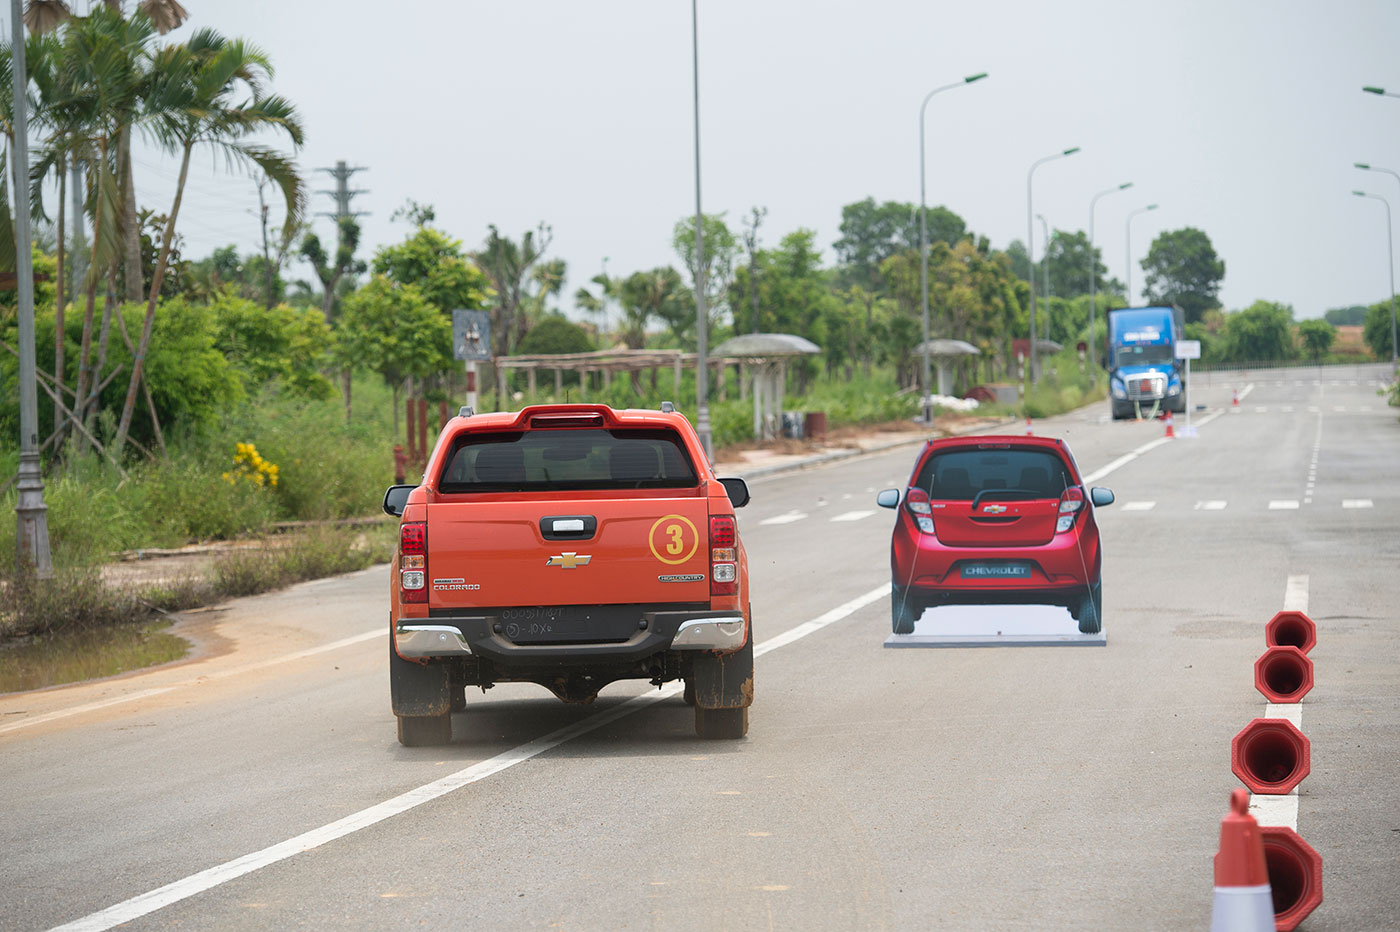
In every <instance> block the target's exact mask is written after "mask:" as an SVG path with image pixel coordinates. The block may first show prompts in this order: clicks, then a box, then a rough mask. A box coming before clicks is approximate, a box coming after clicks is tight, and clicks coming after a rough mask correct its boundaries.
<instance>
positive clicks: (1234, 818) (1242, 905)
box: [1210, 790, 1274, 932]
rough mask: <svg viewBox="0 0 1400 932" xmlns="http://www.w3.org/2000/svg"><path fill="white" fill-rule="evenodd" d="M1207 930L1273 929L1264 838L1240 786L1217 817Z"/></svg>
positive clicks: (1242, 931) (1257, 931) (1251, 931)
mask: <svg viewBox="0 0 1400 932" xmlns="http://www.w3.org/2000/svg"><path fill="white" fill-rule="evenodd" d="M1210 932H1274V898H1273V894H1272V893H1271V892H1270V889H1269V871H1268V868H1267V867H1266V866H1265V864H1264V841H1263V837H1262V835H1261V834H1260V832H1259V823H1258V822H1256V821H1254V816H1252V815H1250V814H1249V794H1248V793H1247V792H1245V791H1244V790H1235V791H1234V792H1233V793H1231V794H1230V812H1229V814H1227V815H1226V816H1225V818H1223V819H1221V820H1220V850H1219V851H1218V852H1217V853H1216V855H1215V904H1214V906H1213V907H1212V908H1211V911H1210Z"/></svg>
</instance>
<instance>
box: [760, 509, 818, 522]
mask: <svg viewBox="0 0 1400 932" xmlns="http://www.w3.org/2000/svg"><path fill="white" fill-rule="evenodd" d="M805 517H807V513H806V512H804V511H795V510H794V511H789V512H785V513H784V514H780V515H774V516H773V517H771V518H764V519H763V520H762V521H760V522H758V523H759V524H792V523H793V522H794V521H801V520H802V519H803V518H805Z"/></svg>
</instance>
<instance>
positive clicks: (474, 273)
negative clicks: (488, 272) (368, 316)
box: [370, 205, 488, 321]
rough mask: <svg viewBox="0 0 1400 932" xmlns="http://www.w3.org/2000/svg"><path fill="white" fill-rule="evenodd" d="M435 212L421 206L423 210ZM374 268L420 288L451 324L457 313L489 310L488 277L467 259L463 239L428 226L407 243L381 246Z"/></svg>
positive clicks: (423, 226) (402, 282)
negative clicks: (487, 301)
mask: <svg viewBox="0 0 1400 932" xmlns="http://www.w3.org/2000/svg"><path fill="white" fill-rule="evenodd" d="M431 209H432V208H423V207H421V205H420V210H428V211H431ZM420 216H421V214H420ZM370 268H371V270H372V271H373V272H374V274H375V275H383V276H385V277H386V278H388V279H389V280H390V281H393V282H398V283H399V284H401V285H416V286H417V288H418V291H419V292H420V293H421V294H422V295H423V297H424V298H427V299H428V300H429V301H430V302H432V303H433V304H434V305H436V306H437V308H438V309H439V310H440V311H442V313H443V314H445V315H447V318H448V320H449V321H450V320H451V319H452V312H453V311H454V310H468V311H474V310H481V309H484V308H485V307H486V290H487V287H488V285H487V282H486V276H485V275H483V274H482V273H481V270H480V269H478V268H477V267H476V265H474V264H473V263H472V262H471V260H470V259H468V258H467V256H466V253H465V252H464V251H463V250H462V244H461V242H460V241H459V240H455V239H452V238H451V237H450V236H448V235H447V234H446V233H444V232H442V231H441V230H437V229H434V228H433V227H430V226H427V225H426V224H425V223H424V224H419V225H418V227H417V229H415V230H414V231H413V233H412V234H410V235H409V236H408V238H407V239H405V240H404V241H403V242H401V243H396V244H394V245H392V246H382V247H380V249H379V251H378V252H376V253H375V254H374V260H373V261H372V262H371V264H370Z"/></svg>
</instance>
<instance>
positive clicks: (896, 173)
mask: <svg viewBox="0 0 1400 932" xmlns="http://www.w3.org/2000/svg"><path fill="white" fill-rule="evenodd" d="M81 2H82V0H79V3H81ZM185 5H186V7H187V8H188V9H189V11H190V13H191V19H190V22H189V23H187V24H186V25H185V26H184V27H183V28H181V29H180V30H179V31H178V32H176V33H173V34H172V36H171V38H185V37H187V36H188V35H189V34H190V32H191V31H192V30H193V29H194V28H198V27H200V26H206V25H207V26H213V27H215V28H217V29H219V30H221V31H223V32H225V33H226V34H228V35H234V36H243V37H246V38H248V39H251V40H253V41H254V42H256V43H257V44H259V45H261V46H262V47H263V48H264V49H265V50H266V51H267V52H268V53H269V55H270V56H271V58H272V60H273V62H274V64H275V65H276V67H277V76H276V80H275V82H274V84H275V89H276V91H277V92H278V93H281V94H283V95H285V96H287V97H289V98H290V99H291V100H292V101H294V102H295V103H296V105H297V106H298V108H299V109H300V111H301V113H302V115H303V118H304V121H305V124H306V129H307V144H306V146H305V148H304V149H303V150H302V152H301V153H300V155H299V162H300V164H301V165H302V166H303V168H305V169H308V170H310V169H313V168H317V167H329V166H331V165H333V164H334V163H335V162H336V160H338V159H343V160H345V161H347V162H349V163H350V164H351V165H357V166H363V167H364V168H365V169H366V170H365V171H363V172H360V173H358V174H357V175H356V176H355V177H354V179H353V181H354V186H355V187H360V188H364V189H365V190H366V193H364V194H362V195H360V196H358V197H356V198H355V200H354V207H355V208H356V209H358V210H365V211H368V212H369V216H367V217H364V218H362V224H363V228H364V239H363V242H364V244H365V248H364V250H363V251H362V255H363V256H365V257H368V255H369V254H370V252H372V250H373V249H374V248H375V247H376V246H378V245H380V244H383V243H386V242H391V241H395V240H398V239H401V238H402V237H403V236H404V235H405V234H406V233H407V232H408V227H407V226H406V225H404V224H402V223H398V224H395V223H392V222H391V221H390V215H391V214H392V213H393V211H394V209H395V208H396V207H397V206H399V205H400V204H402V203H403V202H404V200H405V199H406V198H413V199H415V200H418V201H420V202H424V203H428V204H432V205H433V206H434V207H435V208H436V209H437V222H438V224H439V225H440V226H442V227H443V228H445V229H446V230H448V231H449V232H450V233H452V234H453V235H455V236H457V237H459V238H461V239H462V240H463V241H464V243H465V244H466V246H467V247H468V248H475V247H476V246H477V245H478V244H479V243H480V241H481V240H482V238H483V237H484V235H485V233H486V226H487V224H488V223H494V224H496V225H497V226H498V227H499V228H500V229H501V230H502V231H503V232H505V233H508V234H511V235H512V236H519V235H520V234H521V233H523V232H524V231H525V230H527V229H530V228H532V227H534V226H535V225H536V224H538V223H539V222H540V221H544V222H545V223H547V224H549V225H550V226H552V227H553V231H554V239H553V243H552V245H551V247H550V252H551V253H552V254H553V255H556V256H559V257H562V258H564V259H565V260H567V262H568V266H569V280H568V282H567V284H566V288H565V292H564V293H565V295H572V293H573V291H574V290H575V289H576V288H577V287H578V286H580V285H582V284H586V282H587V279H588V278H589V277H591V276H592V275H594V274H596V273H597V272H598V271H599V270H600V269H601V268H602V267H603V266H602V264H603V261H604V259H605V257H606V260H607V270H608V271H609V272H610V273H612V274H626V273H630V272H632V271H635V270H637V269H644V268H651V267H653V266H656V265H664V264H676V265H679V260H678V259H677V258H676V256H675V255H674V253H673V252H672V251H671V248H670V239H671V229H672V226H673V225H674V224H675V222H676V220H677V219H679V218H681V217H683V216H685V215H687V214H688V213H693V211H694V207H695V179H694V174H693V172H694V161H693V151H694V150H693V145H694V140H693V135H692V122H691V119H692V115H691V113H692V112H691V94H692V86H691V25H690V4H689V3H688V2H685V0H625V2H624V0H612V2H609V0H593V2H586V3H580V2H564V0H551V2H522V0H517V2H511V3H499V2H493V3H482V2H436V3H430V2H407V0H405V2H398V3H384V2H377V3H369V2H363V0H342V2H339V3H335V4H325V3H307V2H288V0H187V2H186V4H185ZM699 23H700V27H699V43H700V108H701V142H702V181H703V193H704V206H705V210H706V211H707V212H721V211H722V212H725V213H726V214H727V217H728V220H729V221H730V223H731V226H732V227H733V228H734V229H735V230H736V231H737V229H738V228H739V224H740V221H741V219H742V218H743V217H744V216H745V215H746V214H747V212H748V210H749V208H750V207H752V206H754V205H759V206H764V207H767V208H768V217H767V221H766V222H765V225H764V226H763V228H762V230H761V234H760V235H761V237H762V241H763V243H764V244H765V245H769V246H773V245H776V244H777V242H778V240H779V239H780V238H781V237H782V236H783V235H784V234H786V233H788V232H790V231H792V230H794V229H797V228H799V227H807V228H811V229H813V230H815V231H816V232H817V241H818V243H819V244H821V245H822V246H823V248H824V249H825V253H824V257H825V259H826V261H827V263H828V264H830V263H831V262H833V261H834V252H833V250H832V248H831V244H832V242H833V241H834V240H835V239H836V238H837V236H838V226H839V223H840V211H841V207H842V205H844V204H847V203H850V202H852V201H856V200H860V199H862V198H864V197H867V196H870V197H874V198H876V199H877V200H903V201H914V202H917V200H918V197H919V164H918V152H919V148H918V116H919V103H920V101H921V99H922V98H923V95H924V94H925V93H927V92H928V91H929V90H931V89H933V88H934V87H937V86H939V85H942V84H947V83H951V82H954V81H957V80H959V79H960V78H962V77H963V76H965V75H969V74H973V73H976V72H981V71H986V72H988V73H989V74H990V77H989V78H988V79H987V80H985V81H981V82H978V83H976V84H973V85H970V86H963V87H958V88H956V89H954V90H951V91H948V92H946V93H943V94H940V95H938V96H937V97H935V98H934V99H933V100H932V101H931V102H930V104H929V108H928V162H927V173H928V201H929V204H930V205H935V204H946V205H947V206H948V207H950V208H951V209H953V210H954V211H956V212H957V213H959V214H961V215H962V216H963V217H964V218H965V219H966V221H967V224H968V227H969V228H970V229H971V230H973V231H975V232H977V233H979V234H984V235H986V236H988V237H990V239H991V241H992V243H993V245H994V246H995V247H997V248H1005V247H1006V246H1007V244H1008V243H1010V241H1011V240H1013V239H1021V240H1024V239H1025V237H1026V172H1027V170H1028V168H1029V167H1030V165H1031V163H1032V162H1033V161H1035V160H1036V159H1038V158H1040V157H1042V156H1045V155H1049V154H1052V153H1055V152H1058V151H1060V150H1063V149H1066V148H1069V147H1071V146H1080V147H1082V151H1081V152H1080V153H1078V154H1076V155H1074V156H1071V157H1069V158H1066V159H1061V160H1058V161H1055V162H1052V163H1049V164H1046V165H1043V166H1042V167H1041V168H1039V169H1038V170H1037V171H1036V175H1035V211H1036V212H1037V213H1043V214H1045V216H1046V217H1047V219H1048V220H1049V222H1050V224H1051V226H1052V227H1053V228H1057V229H1070V230H1080V229H1085V230H1087V228H1088V225H1089V202H1090V198H1091V197H1092V196H1093V195H1094V193H1095V192H1097V191H1100V190H1103V189H1105V188H1108V187H1112V186H1114V185H1116V184H1118V183H1120V182H1123V181H1132V182H1134V185H1135V186H1134V187H1133V188H1131V189H1129V190H1128V191H1125V192H1122V193H1121V194H1115V195H1113V196H1110V197H1105V198H1103V199H1102V200H1100V201H1099V205H1098V210H1097V214H1096V222H1095V241H1096V243H1097V244H1098V245H1100V246H1101V248H1102V249H1103V254H1104V261H1105V263H1106V264H1107V266H1108V269H1109V272H1110V274H1112V275H1114V276H1117V277H1118V278H1119V279H1120V280H1121V279H1123V278H1124V277H1125V247H1126V242H1125V218H1126V216H1127V213H1128V211H1130V210H1132V209H1135V208H1139V207H1143V206H1145V205H1147V204H1149V203H1157V204H1159V205H1160V207H1159V209H1158V210H1156V211H1153V212H1151V213H1146V214H1140V215H1138V216H1137V217H1136V218H1135V219H1134V220H1133V222H1132V252H1133V262H1134V268H1133V272H1132V283H1133V285H1134V287H1135V289H1137V290H1139V291H1140V289H1141V287H1142V285H1143V279H1144V276H1143V273H1142V271H1141V269H1140V267H1138V266H1137V264H1136V263H1137V262H1139V261H1140V260H1141V258H1142V257H1143V256H1144V255H1145V254H1146V252H1147V249H1148V247H1149V245H1150V244H1151V242H1152V239H1153V237H1155V236H1156V235H1157V234H1158V233H1160V232H1162V231H1164V230H1169V229H1179V228H1181V227H1186V226H1192V227H1197V228H1199V229H1201V230H1204V231H1205V232H1206V234H1207V235H1208V236H1209V237H1210V239H1211V241H1212V243H1213V244H1214V245H1215V249H1216V251H1217V252H1218V253H1219V255H1220V256H1221V257H1222V258H1223V259H1224V260H1225V264H1226V273H1225V281H1224V285H1223V287H1222V289H1221V292H1220V297H1221V300H1222V302H1223V304H1224V305H1225V306H1226V307H1227V308H1228V309H1239V308H1242V307H1245V306H1247V305H1248V304H1250V303H1251V302H1252V301H1254V300H1256V299H1259V298H1266V299H1269V300H1275V301H1282V302H1287V303H1290V304H1292V305H1293V306H1294V308H1295V310H1296V316H1297V317H1298V318H1300V319H1301V318H1304V317H1313V316H1318V315H1320V314H1321V313H1322V312H1323V311H1324V310H1326V309H1327V308H1329V307H1335V306H1342V305H1348V304H1357V303H1371V302H1374V301H1377V300H1380V299H1382V298H1385V297H1388V296H1389V288H1390V285H1389V278H1388V269H1387V257H1386V248H1387V247H1386V226H1385V222H1386V221H1385V210H1384V208H1383V207H1382V205H1381V204H1380V203H1379V202H1377V201H1373V200H1362V199H1361V198H1357V197H1353V196H1352V195H1351V191H1352V190H1353V189H1356V188H1362V189H1365V190H1368V191H1371V192H1374V193H1378V194H1382V195H1385V196H1386V197H1387V198H1388V199H1390V201H1391V202H1392V204H1393V205H1394V209H1396V211H1397V213H1400V181H1397V180H1396V179H1395V178H1393V177H1391V176H1389V175H1383V174H1378V173H1374V172H1370V173H1368V172H1362V171H1358V170H1356V169H1354V168H1353V167H1352V163H1353V162H1357V161H1361V162H1370V163H1372V164H1374V165H1378V166H1383V167H1387V168H1393V169H1396V170H1397V171H1400V99H1393V98H1384V97H1377V96H1374V95H1371V94H1364V93H1362V91H1361V87H1362V86H1363V85H1379V86H1383V87H1387V88H1390V89H1392V90H1395V91H1397V92H1400V54H1397V52H1396V48H1397V44H1396V40H1397V39H1400V3H1397V2H1395V0H1352V2H1334V3H1327V4H1322V3H1317V2H1311V0H1293V2H1262V0H1261V2H1243V0H1239V2H1230V0H1200V2H1191V0H1170V2H1149V3H1139V2H1127V0H1116V2H1088V0H1056V2H1028V0H1020V2H1002V3H939V2H912V0H866V2H862V3H855V2H851V0H842V2H835V0H802V2H798V0H770V2H762V0H700V8H699ZM210 166H211V162H210V159H209V158H208V157H205V158H204V159H203V160H201V161H200V163H199V167H198V171H197V172H196V175H195V177H194V180H193V181H192V183H191V190H190V193H189V194H188V195H187V197H186V200H185V204H184V206H183V208H182V214H181V223H180V228H181V230H182V231H183V233H184V235H185V237H186V256H187V257H199V256H202V255H205V254H207V253H208V252H209V251H210V250H211V249H213V248H214V247H216V246H219V245H223V244H226V243H230V242H234V243H237V244H238V245H239V246H240V247H241V248H243V249H245V250H247V251H251V250H252V249H253V247H254V246H255V244H256V242H257V240H256V237H257V223H256V218H255V217H254V215H253V208H254V206H255V204H256V199H255V195H254V188H253V185H252V183H251V182H250V181H249V180H248V179H246V178H244V177H232V176H229V175H227V174H223V173H221V172H216V171H214V170H212V169H211V167H210ZM176 168H177V164H176V163H175V162H174V161H173V159H170V158H168V157H164V156H161V155H159V154H156V153H154V152H145V153H143V154H142V155H141V156H140V161H139V163H138V172H139V175H138V191H139V192H140V195H141V200H142V204H143V206H147V205H148V204H151V203H153V202H154V204H155V205H156V206H157V207H158V209H159V210H161V211H162V212H163V211H164V210H166V209H168V197H169V194H168V192H169V190H170V189H171V188H172V183H173V179H174V176H175V172H176ZM309 175H310V177H311V180H312V185H311V186H312V187H313V188H316V189H321V188H329V187H331V179H330V176H328V175H326V174H324V173H320V172H309ZM313 205H314V209H316V210H321V211H329V210H332V209H333V207H334V205H333V203H332V201H331V199H330V198H329V197H327V196H324V195H316V196H315V198H314V200H313ZM1396 219H1397V221H1400V216H1397V218H1396ZM316 229H317V230H318V232H320V233H321V235H322V237H323V239H324V238H327V237H329V236H331V235H332V234H333V227H332V224H331V221H329V220H327V219H325V218H317V220H316ZM1034 235H1035V239H1036V254H1037V255H1040V253H1041V248H1042V247H1041V245H1040V242H1039V241H1040V229H1039V223H1038V222H1037V223H1036V227H1035V234H1034ZM290 274H291V276H292V277H302V278H308V279H310V278H312V277H313V276H312V275H311V273H310V269H309V267H307V266H306V265H305V264H304V263H300V262H298V263H296V264H294V266H293V267H292V269H291V270H290ZM566 304H568V305H571V304H572V302H571V300H568V299H566Z"/></svg>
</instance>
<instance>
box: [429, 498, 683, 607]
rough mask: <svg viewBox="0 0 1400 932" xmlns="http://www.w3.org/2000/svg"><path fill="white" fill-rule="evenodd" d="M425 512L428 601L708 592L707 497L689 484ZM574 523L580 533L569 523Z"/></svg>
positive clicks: (618, 599)
mask: <svg viewBox="0 0 1400 932" xmlns="http://www.w3.org/2000/svg"><path fill="white" fill-rule="evenodd" d="M427 512H428V528H427V533H428V541H429V553H430V554H431V558H430V560H429V564H428V577H429V581H430V582H429V593H428V598H429V606H430V607H431V608H434V609H471V608H476V607H488V606H529V605H603V604H616V603H632V604H636V603H646V604H659V603H668V602H704V601H708V599H709V596H710V581H709V549H708V538H709V528H708V520H709V514H708V506H707V503H706V499H705V498H703V497H702V496H700V495H697V494H696V493H694V492H690V491H686V492H685V493H681V494H676V493H673V492H670V491H667V492H661V493H655V492H653V493H651V494H650V495H644V496H639V495H638V493H636V492H631V493H628V494H626V496H625V497H624V496H622V495H619V496H617V497H602V496H596V495H595V496H590V497H588V498H584V499H580V498H575V497H559V496H552V495H547V494H541V495H539V496H533V495H532V496H526V497H522V496H519V495H516V496H512V498H511V500H500V499H495V497H494V496H475V497H474V500H472V501H451V502H438V503H434V504H431V505H429V506H428V509H427ZM579 526H582V527H583V529H584V530H583V531H582V532H576V531H571V530H569V528H574V527H579Z"/></svg>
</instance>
